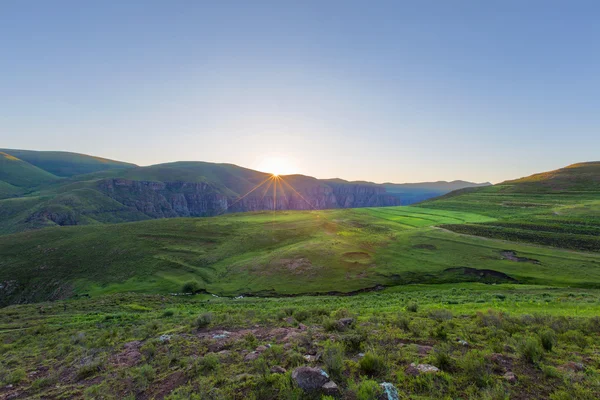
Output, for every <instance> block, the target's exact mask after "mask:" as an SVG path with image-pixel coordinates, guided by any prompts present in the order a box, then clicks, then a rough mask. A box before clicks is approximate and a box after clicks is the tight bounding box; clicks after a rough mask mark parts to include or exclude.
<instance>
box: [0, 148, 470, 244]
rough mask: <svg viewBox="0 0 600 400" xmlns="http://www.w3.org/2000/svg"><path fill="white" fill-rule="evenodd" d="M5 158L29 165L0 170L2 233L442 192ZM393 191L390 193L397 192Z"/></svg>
mask: <svg viewBox="0 0 600 400" xmlns="http://www.w3.org/2000/svg"><path fill="white" fill-rule="evenodd" d="M7 151H10V152H11V154H18V155H19V156H21V157H25V158H26V160H27V162H26V161H22V160H21V161H19V163H16V162H13V164H15V165H17V166H19V165H20V166H21V167H22V168H25V169H26V170H25V171H23V172H19V171H20V170H18V169H16V168H15V167H12V168H3V169H2V171H3V173H4V175H5V176H6V179H4V180H3V181H2V182H0V215H2V216H3V219H1V220H0V234H8V233H15V232H22V231H27V230H31V229H38V228H44V227H51V226H65V225H90V224H99V223H100V224H104V223H113V222H128V221H139V220H143V219H154V218H174V217H207V216H215V215H220V214H224V213H231V212H242V211H262V210H312V209H330V208H354V207H381V206H395V205H400V204H410V203H411V202H414V201H417V200H422V199H424V198H429V197H432V196H437V195H439V194H443V193H445V192H443V191H440V190H442V188H441V187H440V184H441V185H443V184H444V183H443V182H442V183H440V182H435V183H432V184H423V185H422V186H420V187H418V188H413V187H412V186H411V188H409V189H406V190H404V189H403V190H402V191H393V190H390V189H389V188H388V187H387V186H385V185H377V184H374V183H370V182H348V181H344V180H341V179H331V180H319V179H316V178H313V177H310V176H304V175H289V176H282V177H277V178H275V177H272V176H271V175H270V174H266V173H263V172H259V171H254V170H251V169H248V168H243V167H239V166H236V165H233V164H216V163H207V162H194V161H187V162H174V163H167V164H159V165H152V166H148V167H136V166H134V165H133V164H127V163H122V162H118V161H111V160H105V159H101V158H97V157H92V156H86V155H81V154H74V153H65V152H35V151H25V150H7ZM6 157H9V158H11V160H12V159H13V158H14V159H16V158H15V157H14V156H13V155H7V156H6ZM7 160H8V158H7ZM7 162H8V161H7ZM34 164H35V165H34ZM42 168H45V169H46V170H42ZM51 172H52V173H55V174H57V175H59V177H58V176H56V175H52V174H51ZM36 173H37V175H36ZM38 175H39V176H38ZM36 176H37V177H38V180H37V181H36V180H35V179H34V178H35V177H36ZM24 177H28V179H29V180H26V179H25V178H24ZM42 178H44V179H42ZM15 184H18V185H26V187H27V190H26V191H24V190H21V189H19V188H17V187H15ZM452 184H454V185H456V184H457V183H452ZM432 185H433V186H432ZM458 185H467V186H469V185H471V184H469V183H468V182H459V183H458ZM397 186H398V187H397V188H395V190H398V188H399V187H401V186H402V185H397ZM432 187H434V189H431V188H432ZM447 189H448V188H447ZM23 195H25V197H22V198H21V197H19V196H23ZM2 199H4V200H2Z"/></svg>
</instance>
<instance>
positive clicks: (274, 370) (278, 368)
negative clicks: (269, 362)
mask: <svg viewBox="0 0 600 400" xmlns="http://www.w3.org/2000/svg"><path fill="white" fill-rule="evenodd" d="M286 372H287V370H286V369H285V368H283V367H281V366H279V365H275V366H273V367H271V373H272V374H285V373H286Z"/></svg>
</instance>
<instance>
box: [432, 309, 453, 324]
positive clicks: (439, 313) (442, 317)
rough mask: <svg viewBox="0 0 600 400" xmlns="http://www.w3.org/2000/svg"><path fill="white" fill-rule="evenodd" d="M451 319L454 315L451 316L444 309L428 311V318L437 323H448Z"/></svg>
mask: <svg viewBox="0 0 600 400" xmlns="http://www.w3.org/2000/svg"><path fill="white" fill-rule="evenodd" d="M453 317H454V315H452V311H450V310H447V309H445V308H438V309H435V310H431V311H429V318H431V319H433V320H436V321H438V322H443V321H448V320H451V319H452V318H453Z"/></svg>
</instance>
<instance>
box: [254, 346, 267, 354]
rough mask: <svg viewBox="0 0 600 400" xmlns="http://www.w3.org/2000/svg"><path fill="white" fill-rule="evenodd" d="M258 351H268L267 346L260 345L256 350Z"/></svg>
mask: <svg viewBox="0 0 600 400" xmlns="http://www.w3.org/2000/svg"><path fill="white" fill-rule="evenodd" d="M255 351H256V352H258V353H262V352H264V351H267V346H258V347H257V348H256V350H255Z"/></svg>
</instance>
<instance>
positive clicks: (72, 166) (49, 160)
mask: <svg viewBox="0 0 600 400" xmlns="http://www.w3.org/2000/svg"><path fill="white" fill-rule="evenodd" d="M0 152H3V153H5V154H10V155H11V156H13V157H16V158H18V159H20V160H22V161H25V162H26V163H29V164H31V165H33V166H35V167H38V168H39V169H42V170H44V171H46V172H48V173H50V174H52V175H55V176H59V177H69V176H75V175H81V174H88V173H91V172H96V171H104V170H107V169H115V168H116V169H121V168H132V167H135V166H136V165H135V164H129V163H124V162H121V161H114V160H108V159H106V158H101V157H95V156H88V155H86V154H79V153H70V152H66V151H32V150H16V149H0Z"/></svg>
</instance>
